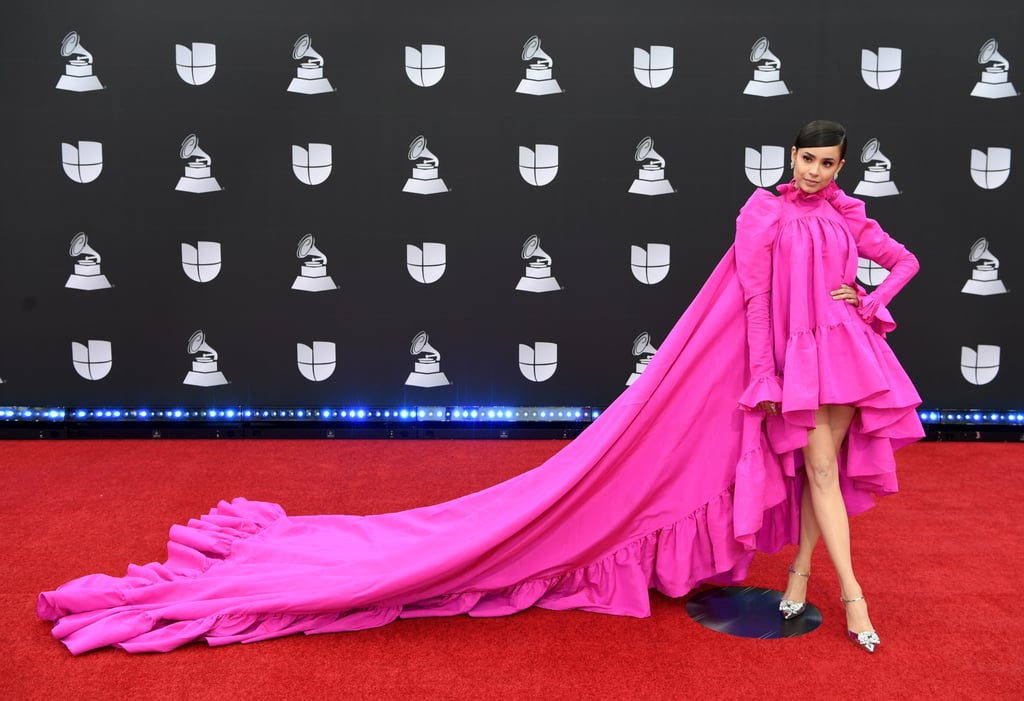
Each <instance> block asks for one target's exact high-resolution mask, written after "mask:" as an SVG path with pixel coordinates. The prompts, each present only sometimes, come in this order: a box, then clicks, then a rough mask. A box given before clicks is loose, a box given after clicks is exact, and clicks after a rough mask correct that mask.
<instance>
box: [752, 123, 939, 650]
mask: <svg viewBox="0 0 1024 701" xmlns="http://www.w3.org/2000/svg"><path fill="white" fill-rule="evenodd" d="M846 141H847V140H846V131H845V129H844V128H843V127H842V125H840V124H837V123H835V122H828V121H815V122H811V123H810V124H808V125H806V126H805V127H804V128H803V129H801V130H800V133H799V134H798V135H797V138H796V141H795V142H794V145H793V147H792V168H793V182H792V183H791V184H789V185H785V186H782V187H780V188H779V190H780V192H781V193H782V194H781V196H780V197H778V198H775V197H773V196H771V195H769V194H767V193H766V192H765V191H763V190H760V191H758V192H756V193H755V194H754V195H753V196H752V197H751V198H750V200H749V201H748V202H747V204H746V205H745V206H744V208H743V211H742V213H741V215H740V218H739V220H738V225H737V242H736V246H737V248H736V251H737V265H738V274H739V277H740V282H741V284H742V286H743V290H744V298H745V300H746V316H747V334H748V344H749V363H750V373H751V378H752V384H751V386H750V388H749V389H748V391H747V393H746V394H745V395H744V398H743V399H742V400H741V403H742V404H744V405H745V406H746V407H748V408H752V409H753V408H756V409H758V410H760V411H763V412H765V413H766V414H767V415H768V416H769V419H768V422H769V432H770V433H772V434H773V440H775V441H776V442H777V443H778V444H779V445H777V446H776V448H777V449H780V448H781V449H783V450H785V449H786V448H788V447H789V441H787V439H786V437H785V436H784V435H783V434H786V433H790V434H792V433H796V434H797V436H796V438H797V439H798V442H803V441H804V440H805V444H804V445H802V446H801V453H802V458H803V463H804V467H805V469H804V476H803V478H802V482H803V485H804V487H805V488H804V489H803V490H802V499H801V509H800V548H799V551H798V552H797V555H796V558H795V559H794V561H793V565H792V567H790V570H789V582H788V584H787V587H786V591H785V594H784V595H783V599H782V602H781V603H780V610H781V612H782V615H783V617H785V618H787V619H788V618H792V617H795V616H798V615H800V614H801V613H803V611H804V609H805V601H806V592H807V579H808V577H809V576H810V564H811V553H812V551H813V550H814V546H815V544H816V543H817V541H818V538H819V536H821V537H822V539H823V540H824V541H825V545H826V548H827V549H828V553H829V555H830V557H831V559H832V564H833V566H834V567H835V570H836V574H837V575H838V577H839V585H840V592H841V593H840V598H841V599H842V601H843V602H844V603H845V605H846V615H847V624H848V631H849V636H850V638H851V640H853V641H854V642H855V643H856V644H858V645H860V646H862V647H864V648H865V649H866V650H867V651H869V652H873V651H874V648H875V646H876V645H878V644H879V638H878V635H877V634H876V633H875V631H874V628H873V626H872V625H871V621H870V619H869V617H868V612H867V604H866V602H865V599H864V595H863V592H862V591H861V587H860V584H859V583H858V582H857V579H856V577H855V576H854V572H853V565H852V562H851V557H850V529H849V523H848V521H847V513H846V504H845V503H844V500H843V494H842V491H841V489H840V479H841V477H840V459H839V456H840V452H841V448H842V445H843V442H844V440H845V439H846V435H847V432H848V430H849V428H850V426H851V423H852V422H853V421H854V419H855V417H857V416H858V409H857V405H861V407H862V408H861V409H860V412H859V418H860V422H861V424H862V425H864V424H865V423H870V422H871V421H872V420H873V419H872V417H871V416H869V415H868V414H870V413H872V412H874V411H876V410H878V409H881V410H883V412H884V410H885V407H884V406H883V404H884V403H885V402H886V401H890V400H891V397H890V398H889V399H888V400H887V399H886V395H903V399H902V400H901V401H900V402H897V403H902V401H908V400H911V401H912V400H913V399H914V398H915V397H916V396H917V395H916V392H914V389H913V386H912V385H911V384H910V381H909V379H907V378H906V375H905V374H903V372H902V370H901V369H900V367H899V365H898V364H897V363H896V362H895V359H894V358H893V357H892V352H891V351H890V350H889V348H888V346H887V345H886V344H885V343H884V341H882V340H881V335H883V334H884V332H885V331H887V330H890V329H891V328H892V327H893V324H892V319H891V317H889V316H888V314H887V313H886V312H885V311H884V307H885V304H886V303H887V302H888V301H889V300H890V299H892V297H893V296H894V295H895V294H896V293H897V292H898V291H899V290H900V289H901V288H902V287H903V286H904V285H905V284H906V283H907V281H908V280H909V279H910V278H911V277H913V276H914V274H916V273H917V271H918V267H919V266H918V263H917V259H916V258H915V257H914V256H913V254H911V253H910V252H909V251H907V250H906V249H905V248H904V247H903V246H901V245H900V244H898V243H896V242H895V241H894V240H892V239H891V238H890V237H889V236H888V235H886V233H885V232H884V231H882V229H881V228H880V227H879V226H878V224H877V223H876V222H874V221H873V220H870V219H867V218H866V217H865V216H864V206H863V204H862V203H861V202H859V201H858V200H855V199H853V198H851V197H848V196H846V195H845V194H844V193H843V192H842V191H841V190H839V188H838V187H837V186H836V183H835V179H836V177H837V176H838V175H839V173H840V171H841V170H842V169H843V165H844V163H845V161H844V157H845V155H846ZM858 256H861V257H864V258H869V259H871V260H873V261H875V262H877V263H879V264H881V265H882V266H884V267H885V268H888V269H889V270H890V273H889V275H888V277H887V278H886V279H885V281H884V282H883V283H882V284H881V285H879V286H878V288H877V289H876V290H875V291H874V292H873V293H871V294H870V295H866V294H864V293H863V291H862V290H859V289H858V288H857V287H856V282H855V278H856V272H857V258H858ZM864 322H868V324H871V325H873V326H874V329H873V330H874V331H879V332H881V333H880V334H879V333H872V331H873V330H872V329H871V328H870V327H869V326H867V325H865V324H864ZM783 377H784V378H785V381H784V382H783V380H782V378H783ZM773 424H777V425H773ZM805 429H806V439H804V438H803V436H802V435H801V434H802V433H803V431H804V430H805Z"/></svg>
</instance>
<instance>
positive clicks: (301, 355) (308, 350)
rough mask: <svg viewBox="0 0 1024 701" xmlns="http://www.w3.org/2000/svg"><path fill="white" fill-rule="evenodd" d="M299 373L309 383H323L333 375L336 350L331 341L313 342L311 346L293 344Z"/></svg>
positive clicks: (335, 365) (336, 359)
mask: <svg viewBox="0 0 1024 701" xmlns="http://www.w3.org/2000/svg"><path fill="white" fill-rule="evenodd" d="M295 353H296V358H297V362H298V366H299V372H300V373H301V374H302V376H303V377H305V378H306V379H307V380H309V381H310V382H323V381H324V380H326V379H327V378H328V377H330V376H331V375H333V374H334V368H335V367H337V364H338V362H337V361H338V358H337V350H336V348H335V345H334V342H333V341H313V345H312V346H307V345H306V344H305V343H296V344H295Z"/></svg>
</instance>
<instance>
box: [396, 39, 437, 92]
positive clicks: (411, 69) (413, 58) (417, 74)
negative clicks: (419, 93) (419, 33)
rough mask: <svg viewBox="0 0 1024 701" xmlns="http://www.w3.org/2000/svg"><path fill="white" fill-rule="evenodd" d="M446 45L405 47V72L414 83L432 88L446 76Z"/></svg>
mask: <svg viewBox="0 0 1024 701" xmlns="http://www.w3.org/2000/svg"><path fill="white" fill-rule="evenodd" d="M444 54H445V51H444V47H443V46H441V45H440V44H422V45H421V46H420V48H418V49H417V48H414V47H412V46H406V47H405V74H406V75H407V76H409V80H411V81H412V83H413V85H418V86H420V87H421V88H431V87H433V86H435V85H437V84H438V83H440V82H441V78H443V77H444V60H445V56H444Z"/></svg>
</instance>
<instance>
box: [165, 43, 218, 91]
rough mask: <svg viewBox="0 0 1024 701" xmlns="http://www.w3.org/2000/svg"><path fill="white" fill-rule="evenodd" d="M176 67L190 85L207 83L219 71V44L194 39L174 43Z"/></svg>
mask: <svg viewBox="0 0 1024 701" xmlns="http://www.w3.org/2000/svg"><path fill="white" fill-rule="evenodd" d="M174 67H175V68H176V69H177V70H178V77H179V78H181V79H182V80H184V81H185V82H186V83H188V84H189V85H206V84H207V83H209V82H210V80H211V79H212V78H213V74H214V73H216V72H217V45H216V44H207V43H204V42H198V41H194V42H192V45H191V46H185V45H184V44H175V45H174Z"/></svg>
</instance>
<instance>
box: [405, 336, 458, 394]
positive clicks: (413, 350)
mask: <svg viewBox="0 0 1024 701" xmlns="http://www.w3.org/2000/svg"><path fill="white" fill-rule="evenodd" d="M409 354H410V355H412V356H413V357H414V358H416V361H415V363H414V365H413V370H412V372H410V373H409V377H408V378H406V380H405V384H407V385H409V386H410V387H444V386H446V385H450V384H451V382H449V381H448V377H447V376H446V375H445V374H444V373H443V372H441V354H440V353H438V352H437V349H436V348H434V347H433V346H432V345H430V337H429V336H427V332H426V331H420V332H419V333H418V334H416V335H415V336H413V337H412V344H411V345H410V347H409Z"/></svg>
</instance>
